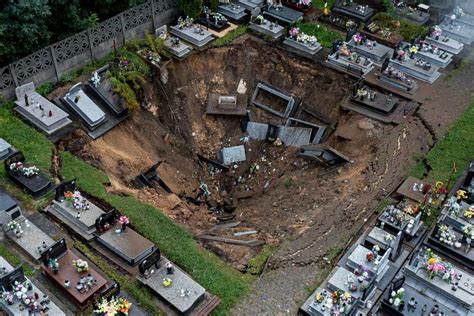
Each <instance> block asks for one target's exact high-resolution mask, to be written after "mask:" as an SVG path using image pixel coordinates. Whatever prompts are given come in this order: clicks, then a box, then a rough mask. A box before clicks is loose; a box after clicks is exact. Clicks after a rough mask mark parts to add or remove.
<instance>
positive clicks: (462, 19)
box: [446, 13, 474, 28]
mask: <svg viewBox="0 0 474 316" xmlns="http://www.w3.org/2000/svg"><path fill="white" fill-rule="evenodd" d="M446 18H448V16H446ZM456 22H458V23H463V24H466V25H468V26H470V27H473V28H474V16H472V15H470V14H466V13H465V14H464V15H463V16H458V17H457V18H456Z"/></svg>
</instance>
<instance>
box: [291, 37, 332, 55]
mask: <svg viewBox="0 0 474 316" xmlns="http://www.w3.org/2000/svg"><path fill="white" fill-rule="evenodd" d="M283 44H285V45H287V46H289V47H291V48H293V49H294V50H295V52H296V53H297V54H298V53H299V54H301V53H302V54H303V56H304V55H309V56H311V57H312V56H315V55H316V54H317V53H318V52H319V51H321V50H322V49H323V47H322V46H321V44H319V43H317V42H316V43H314V44H310V43H302V42H298V41H295V40H294V39H292V38H286V39H285V41H284V42H283Z"/></svg>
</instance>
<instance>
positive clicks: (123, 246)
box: [97, 228, 155, 266]
mask: <svg viewBox="0 0 474 316" xmlns="http://www.w3.org/2000/svg"><path fill="white" fill-rule="evenodd" d="M97 241H98V242H99V243H101V244H103V245H104V246H106V247H107V248H109V249H110V250H111V251H112V252H114V253H115V254H116V255H117V256H119V257H121V258H122V259H124V260H125V261H127V262H128V263H129V264H130V265H132V266H134V265H136V264H138V263H140V262H141V261H142V260H143V259H145V258H146V257H147V256H149V255H150V254H151V253H152V252H153V251H154V250H155V245H154V244H153V243H152V242H151V241H149V240H148V239H146V238H145V237H143V236H142V235H140V234H138V233H137V232H136V231H134V230H133V229H131V228H126V229H125V230H122V231H121V232H120V233H119V234H117V233H116V232H115V230H114V229H109V230H108V231H106V232H104V233H103V234H101V235H99V236H97Z"/></svg>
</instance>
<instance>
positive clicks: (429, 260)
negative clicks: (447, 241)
mask: <svg viewBox="0 0 474 316" xmlns="http://www.w3.org/2000/svg"><path fill="white" fill-rule="evenodd" d="M435 262H436V258H429V259H428V264H430V265H433V264H434V263H435Z"/></svg>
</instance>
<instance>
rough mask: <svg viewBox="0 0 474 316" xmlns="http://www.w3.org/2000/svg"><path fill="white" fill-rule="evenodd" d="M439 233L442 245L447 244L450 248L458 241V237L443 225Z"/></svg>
mask: <svg viewBox="0 0 474 316" xmlns="http://www.w3.org/2000/svg"><path fill="white" fill-rule="evenodd" d="M439 232H440V236H439V240H440V241H441V242H442V243H445V244H447V245H449V246H452V245H454V242H455V241H456V235H455V234H454V233H453V231H452V230H451V229H450V228H449V227H448V226H447V225H441V226H440V227H439Z"/></svg>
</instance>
